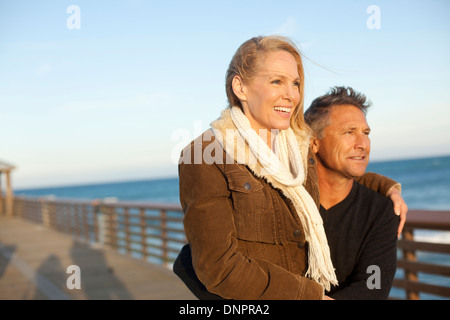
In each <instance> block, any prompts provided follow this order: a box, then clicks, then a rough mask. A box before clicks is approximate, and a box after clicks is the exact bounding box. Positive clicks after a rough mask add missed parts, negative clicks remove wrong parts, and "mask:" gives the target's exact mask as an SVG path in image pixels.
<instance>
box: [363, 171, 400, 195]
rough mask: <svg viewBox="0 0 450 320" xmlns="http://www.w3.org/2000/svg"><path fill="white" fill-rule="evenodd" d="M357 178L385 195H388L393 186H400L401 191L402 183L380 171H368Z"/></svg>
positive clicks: (364, 184)
mask: <svg viewBox="0 0 450 320" xmlns="http://www.w3.org/2000/svg"><path fill="white" fill-rule="evenodd" d="M355 180H356V181H357V182H358V183H360V184H362V185H363V186H366V187H367V188H369V189H372V190H373V191H375V192H378V193H379V194H382V195H383V196H387V194H388V193H389V191H391V189H392V188H398V189H399V190H400V191H401V185H400V183H398V182H396V181H394V180H392V179H389V178H388V177H385V176H382V175H381V174H378V173H373V172H367V173H366V174H364V175H363V176H362V177H360V178H358V179H355Z"/></svg>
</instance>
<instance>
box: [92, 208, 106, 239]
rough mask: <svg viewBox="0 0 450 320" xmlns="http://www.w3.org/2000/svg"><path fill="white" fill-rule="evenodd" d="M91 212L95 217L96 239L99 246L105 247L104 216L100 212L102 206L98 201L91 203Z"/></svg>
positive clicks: (101, 211)
mask: <svg viewBox="0 0 450 320" xmlns="http://www.w3.org/2000/svg"><path fill="white" fill-rule="evenodd" d="M92 208H93V209H92V210H93V211H94V215H95V216H97V230H96V233H97V234H96V238H97V240H98V242H99V243H100V245H101V246H104V245H105V225H106V221H105V220H106V215H105V213H104V212H103V210H102V204H101V203H100V202H99V201H98V200H94V201H93V202H92Z"/></svg>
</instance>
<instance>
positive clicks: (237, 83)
mask: <svg viewBox="0 0 450 320" xmlns="http://www.w3.org/2000/svg"><path fill="white" fill-rule="evenodd" d="M231 87H232V88H233V92H234V94H235V95H236V97H237V98H238V99H239V100H241V101H247V87H246V86H245V84H244V82H243V81H242V79H241V77H239V76H234V78H233V81H232V82H231Z"/></svg>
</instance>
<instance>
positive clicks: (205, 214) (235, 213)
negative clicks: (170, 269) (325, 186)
mask: <svg viewBox="0 0 450 320" xmlns="http://www.w3.org/2000/svg"><path fill="white" fill-rule="evenodd" d="M303 85H304V77H303V66H302V60H301V56H300V53H299V51H298V49H297V48H296V46H295V45H294V44H293V43H291V42H290V41H289V40H288V39H286V38H282V37H257V38H252V39H250V40H248V41H246V42H245V43H244V44H242V45H241V47H240V48H239V49H238V50H237V52H236V54H235V55H234V57H233V59H232V61H231V63H230V66H229V69H228V72H227V77H226V92H227V96H228V100H229V103H230V107H229V108H227V109H225V110H224V111H223V112H222V115H221V117H220V118H219V119H217V120H216V121H214V122H213V123H211V129H210V130H208V131H206V132H205V133H204V134H203V135H202V136H200V137H199V138H197V139H196V140H194V141H193V142H192V143H191V144H190V145H189V146H188V147H186V148H185V149H184V150H183V153H182V157H181V160H180V164H179V178H180V201H181V205H182V207H183V210H184V212H185V219H184V226H185V231H186V236H187V239H188V241H189V247H186V248H185V249H184V250H183V252H182V255H184V254H185V253H186V252H187V251H189V248H190V251H191V254H192V264H193V267H194V269H195V274H196V276H197V277H198V279H199V280H200V281H201V283H202V284H203V285H204V286H205V287H206V290H207V291H208V292H210V293H213V294H216V295H217V296H219V297H222V298H225V299H322V298H324V290H329V289H330V287H331V286H332V285H336V284H337V280H336V275H335V273H334V269H333V265H332V263H331V258H330V252H329V247H328V243H327V240H326V236H325V232H324V229H323V225H322V220H321V218H320V214H319V212H318V209H317V204H318V199H319V195H318V189H317V176H316V171H315V167H314V165H315V162H314V158H313V156H311V155H310V156H308V154H309V143H310V136H309V129H308V127H307V126H306V125H305V123H304V120H303V92H304V91H303ZM199 156H201V158H202V161H199ZM363 180H364V179H363ZM366 180H370V181H371V183H369V184H372V185H371V186H369V187H372V189H375V190H378V191H380V192H382V193H385V194H386V193H387V192H386V191H387V189H389V188H391V187H392V185H393V182H392V180H389V179H387V178H384V179H375V180H374V179H371V177H368V178H367V179H366ZM374 181H375V182H374ZM187 253H189V252H187ZM179 260H182V257H180V259H179ZM188 262H190V261H188ZM178 266H179V264H178ZM177 268H178V267H177V264H176V266H175V267H174V270H175V272H176V273H177V274H179V275H180V273H179V272H177V270H176V269H177ZM195 274H194V276H195ZM180 276H181V275H180ZM181 277H182V278H183V280H184V281H185V282H186V284H187V285H188V286H189V287H191V285H190V281H191V280H189V279H186V277H185V276H181ZM190 277H191V278H192V274H191V276H190ZM191 288H192V287H191Z"/></svg>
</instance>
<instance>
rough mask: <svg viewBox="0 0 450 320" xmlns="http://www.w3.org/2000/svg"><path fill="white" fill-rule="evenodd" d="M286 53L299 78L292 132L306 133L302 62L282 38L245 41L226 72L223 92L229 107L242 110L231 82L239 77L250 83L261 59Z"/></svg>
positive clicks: (288, 42) (268, 37)
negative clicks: (295, 63) (282, 52)
mask: <svg viewBox="0 0 450 320" xmlns="http://www.w3.org/2000/svg"><path fill="white" fill-rule="evenodd" d="M282 50H284V51H286V52H288V53H290V54H291V55H292V56H293V57H294V59H295V61H296V62H297V71H298V74H299V77H300V85H299V87H298V90H299V93H300V102H299V104H298V105H297V107H296V108H295V111H294V114H293V115H292V117H291V128H292V129H293V130H294V131H299V130H300V131H307V132H309V127H308V126H307V125H306V123H305V120H304V118H303V102H304V86H305V81H304V80H305V77H304V72H303V62H302V58H301V53H300V50H299V49H298V48H297V46H296V45H295V43H294V42H293V41H292V40H290V39H288V38H286V37H282V36H259V37H254V38H251V39H249V40H247V41H245V42H244V43H243V44H242V45H241V46H240V47H239V48H238V50H237V51H236V53H235V54H234V56H233V58H232V59H231V62H230V65H229V67H228V70H227V74H226V80H225V90H226V93H227V98H228V102H229V106H230V107H232V106H238V107H240V108H242V105H241V102H240V101H239V99H238V97H237V96H236V95H235V94H234V92H233V88H232V82H233V79H234V77H235V76H239V77H240V78H241V79H242V81H243V82H248V81H250V80H251V79H252V78H253V77H254V76H255V75H256V74H257V72H258V71H259V66H260V65H261V63H262V61H263V59H264V58H265V57H266V55H267V54H268V53H270V52H276V51H282Z"/></svg>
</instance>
